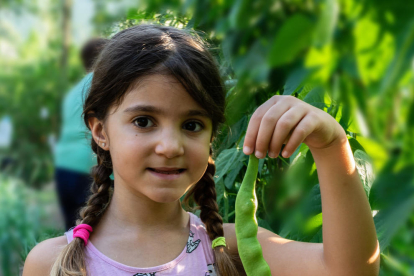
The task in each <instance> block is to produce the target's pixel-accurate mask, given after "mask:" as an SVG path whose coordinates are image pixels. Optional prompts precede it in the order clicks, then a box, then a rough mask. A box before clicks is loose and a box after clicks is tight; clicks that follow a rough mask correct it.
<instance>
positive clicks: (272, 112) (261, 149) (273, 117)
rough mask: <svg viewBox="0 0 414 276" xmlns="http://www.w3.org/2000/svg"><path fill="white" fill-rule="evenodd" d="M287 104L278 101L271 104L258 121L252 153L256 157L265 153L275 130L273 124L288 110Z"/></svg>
mask: <svg viewBox="0 0 414 276" xmlns="http://www.w3.org/2000/svg"><path fill="white" fill-rule="evenodd" d="M289 108H290V107H289V106H287V105H286V104H285V103H283V102H280V103H277V104H275V105H273V106H272V107H271V108H270V109H269V110H268V111H267V112H266V114H264V116H263V118H262V121H261V122H260V126H259V131H258V134H257V138H256V142H255V151H254V154H255V155H256V157H257V158H259V159H260V158H264V157H265V156H266V153H267V149H268V147H269V144H270V141H271V140H272V135H273V132H274V130H275V126H276V124H277V122H278V120H279V119H280V117H282V116H283V114H285V112H287V111H288V110H289Z"/></svg>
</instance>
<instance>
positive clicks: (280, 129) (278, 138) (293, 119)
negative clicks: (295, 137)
mask: <svg viewBox="0 0 414 276" xmlns="http://www.w3.org/2000/svg"><path fill="white" fill-rule="evenodd" d="M305 115H306V110H304V109H301V108H299V107H294V108H290V109H289V110H288V111H287V112H285V113H284V114H283V116H282V117H281V118H280V119H279V120H278V121H277V123H276V127H275V128H274V129H273V130H274V133H273V136H272V142H271V143H270V149H269V156H270V157H272V158H276V157H277V156H278V155H279V152H280V150H281V148H282V145H283V144H284V143H285V142H286V140H287V139H289V137H288V136H289V135H290V134H291V133H293V130H294V129H295V127H296V126H297V125H298V124H299V122H300V121H301V120H302V119H303V118H304V117H305Z"/></svg>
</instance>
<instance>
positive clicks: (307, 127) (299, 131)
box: [282, 113, 317, 158]
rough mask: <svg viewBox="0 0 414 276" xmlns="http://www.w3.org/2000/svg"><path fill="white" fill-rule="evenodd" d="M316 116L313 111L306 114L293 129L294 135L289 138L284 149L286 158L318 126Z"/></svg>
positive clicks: (283, 154)
mask: <svg viewBox="0 0 414 276" xmlns="http://www.w3.org/2000/svg"><path fill="white" fill-rule="evenodd" d="M316 122H317V120H315V117H314V116H313V115H312V113H308V114H306V116H305V117H304V118H303V119H302V120H301V121H300V122H299V124H298V125H297V126H296V127H295V129H294V130H293V133H292V135H291V136H290V138H289V141H288V143H287V144H286V146H285V148H284V149H283V153H282V156H283V157H284V158H287V157H289V156H290V155H291V154H292V153H294V152H295V150H296V149H297V148H298V147H299V146H300V144H301V143H302V142H303V141H304V140H305V139H306V137H308V136H309V134H311V133H312V132H313V131H314V130H315V128H316Z"/></svg>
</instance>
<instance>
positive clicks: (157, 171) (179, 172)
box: [147, 168, 186, 174]
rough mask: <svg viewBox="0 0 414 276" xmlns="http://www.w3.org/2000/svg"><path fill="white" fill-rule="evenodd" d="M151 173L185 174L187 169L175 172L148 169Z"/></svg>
mask: <svg viewBox="0 0 414 276" xmlns="http://www.w3.org/2000/svg"><path fill="white" fill-rule="evenodd" d="M147 169H148V170H150V171H153V172H156V173H160V174H181V173H182V172H184V171H185V170H186V169H179V170H175V171H159V170H155V169H153V168H147Z"/></svg>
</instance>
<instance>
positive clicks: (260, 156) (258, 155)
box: [255, 151, 263, 158]
mask: <svg viewBox="0 0 414 276" xmlns="http://www.w3.org/2000/svg"><path fill="white" fill-rule="evenodd" d="M255 155H256V157H257V158H262V157H263V153H261V152H260V151H256V154H255Z"/></svg>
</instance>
